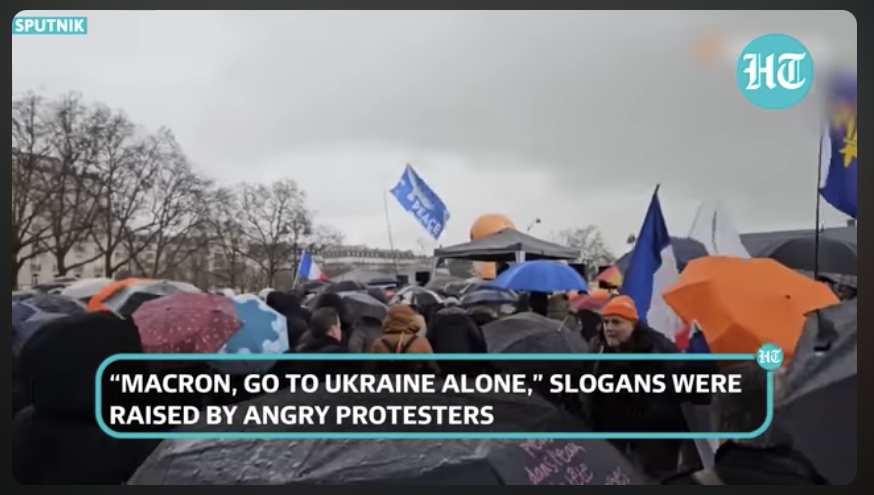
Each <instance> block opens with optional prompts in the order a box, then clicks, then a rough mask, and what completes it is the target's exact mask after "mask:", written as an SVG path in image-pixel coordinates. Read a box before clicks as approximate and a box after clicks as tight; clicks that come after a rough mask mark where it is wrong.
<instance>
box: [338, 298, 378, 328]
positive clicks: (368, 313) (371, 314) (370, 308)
mask: <svg viewBox="0 0 874 495" xmlns="http://www.w3.org/2000/svg"><path fill="white" fill-rule="evenodd" d="M340 296H342V297H343V301H345V302H346V308H347V309H349V312H350V313H351V316H352V317H353V318H352V319H353V321H358V320H359V319H360V318H371V319H374V320H379V321H383V320H385V317H386V315H388V306H386V305H385V304H383V303H382V302H380V301H379V300H378V299H376V298H374V297H373V296H371V295H369V294H364V293H361V292H341V293H340Z"/></svg>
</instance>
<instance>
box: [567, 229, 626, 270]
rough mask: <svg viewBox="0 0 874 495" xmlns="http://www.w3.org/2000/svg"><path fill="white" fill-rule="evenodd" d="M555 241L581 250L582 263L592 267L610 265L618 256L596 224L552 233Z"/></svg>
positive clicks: (580, 259)
mask: <svg viewBox="0 0 874 495" xmlns="http://www.w3.org/2000/svg"><path fill="white" fill-rule="evenodd" d="M552 240H553V242H556V243H558V244H561V245H563V246H567V247H570V248H573V249H578V250H579V251H580V258H579V259H578V260H577V261H578V262H580V263H585V264H586V265H589V266H591V267H597V266H603V265H609V264H611V263H613V262H614V261H616V257H615V256H614V255H613V253H612V252H611V251H610V249H609V248H608V247H607V244H606V243H605V242H604V237H603V236H602V235H601V231H600V230H598V227H596V226H594V225H589V226H586V227H583V228H575V229H565V230H562V231H560V232H558V233H557V234H553V235H552Z"/></svg>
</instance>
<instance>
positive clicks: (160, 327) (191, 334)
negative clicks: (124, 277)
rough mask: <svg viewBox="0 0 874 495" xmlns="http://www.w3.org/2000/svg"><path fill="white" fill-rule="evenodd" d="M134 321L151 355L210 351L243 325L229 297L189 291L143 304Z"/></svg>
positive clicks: (220, 346)
mask: <svg viewBox="0 0 874 495" xmlns="http://www.w3.org/2000/svg"><path fill="white" fill-rule="evenodd" d="M133 320H134V323H136V325H137V328H138V329H139V332H140V339H141V340H142V342H143V351H145V352H147V353H151V354H168V353H173V354H213V353H216V352H218V351H219V350H220V349H221V348H222V346H224V345H225V343H226V342H227V341H228V339H230V338H231V336H233V335H234V333H236V331H237V330H239V329H240V327H241V326H242V325H243V323H242V322H241V321H240V319H239V318H237V313H236V311H235V309H234V302H233V301H232V300H231V299H229V298H227V297H224V296H219V295H215V294H192V293H188V292H176V293H174V294H171V295H169V296H166V297H162V298H160V299H154V300H152V301H147V302H145V303H143V305H142V306H140V307H139V309H137V310H136V311H135V312H134V314H133Z"/></svg>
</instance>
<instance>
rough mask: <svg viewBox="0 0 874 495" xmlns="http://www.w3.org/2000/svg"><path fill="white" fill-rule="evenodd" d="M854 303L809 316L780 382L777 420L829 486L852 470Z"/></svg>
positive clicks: (855, 437) (855, 430)
mask: <svg viewBox="0 0 874 495" xmlns="http://www.w3.org/2000/svg"><path fill="white" fill-rule="evenodd" d="M857 338H858V300H857V299H853V300H850V301H847V302H844V303H842V304H840V305H836V306H832V307H829V308H826V309H824V310H822V311H820V312H819V314H813V315H811V316H810V317H809V319H808V320H807V323H806V324H805V326H804V332H803V333H802V336H801V339H799V342H798V346H797V348H796V350H795V354H794V356H793V358H792V362H791V364H790V366H789V369H788V371H787V376H786V377H785V379H784V380H783V381H782V382H781V385H782V387H781V388H782V390H780V393H779V396H780V404H779V419H780V420H781V422H782V424H784V425H785V427H786V428H787V429H788V430H789V433H790V434H791V435H792V437H793V439H794V440H795V444H796V445H797V446H798V448H799V449H801V450H802V451H803V452H804V453H805V454H806V455H807V456H808V458H810V459H811V460H812V461H813V462H814V464H815V465H816V466H817V469H819V471H820V473H822V475H823V476H825V477H826V478H828V479H829V481H830V482H831V483H832V484H836V485H842V484H848V483H850V482H852V481H853V479H855V477H856V468H857V453H856V450H857V441H858V426H857V421H858V419H857V414H858V413H857V408H858V398H857V386H858V385H857V380H856V377H857V373H858V365H857V348H858V345H857V342H858V339H857Z"/></svg>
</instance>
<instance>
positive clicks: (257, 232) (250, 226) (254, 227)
mask: <svg viewBox="0 0 874 495" xmlns="http://www.w3.org/2000/svg"><path fill="white" fill-rule="evenodd" d="M237 195H238V200H239V205H240V214H241V218H240V219H241V222H240V225H241V227H242V231H243V233H244V235H245V236H246V238H247V241H248V249H247V251H246V254H247V256H248V258H249V259H250V260H251V261H252V262H253V263H255V264H257V265H258V267H259V268H260V271H261V273H262V275H263V280H264V282H265V284H266V285H268V286H272V285H273V284H274V283H275V280H276V275H277V274H278V273H279V272H280V271H283V270H290V269H292V268H291V267H292V266H293V263H294V261H293V260H294V259H295V257H296V256H295V255H296V254H297V250H298V249H299V247H300V246H301V245H302V244H301V243H302V242H303V241H305V240H306V239H308V238H309V237H310V236H311V235H312V233H313V224H312V217H311V215H310V213H309V211H308V210H307V209H306V195H305V194H304V192H303V191H302V190H301V189H300V187H298V185H297V182H295V181H294V180H291V179H285V180H281V181H277V182H274V183H273V184H271V185H269V186H267V185H264V184H257V185H256V184H241V185H240V186H238V189H237Z"/></svg>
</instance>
